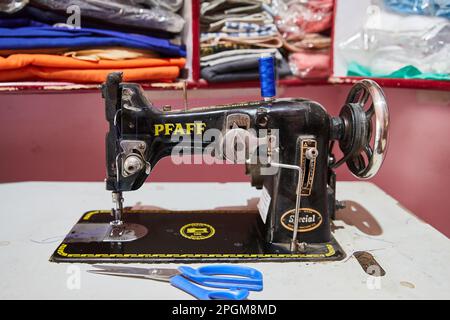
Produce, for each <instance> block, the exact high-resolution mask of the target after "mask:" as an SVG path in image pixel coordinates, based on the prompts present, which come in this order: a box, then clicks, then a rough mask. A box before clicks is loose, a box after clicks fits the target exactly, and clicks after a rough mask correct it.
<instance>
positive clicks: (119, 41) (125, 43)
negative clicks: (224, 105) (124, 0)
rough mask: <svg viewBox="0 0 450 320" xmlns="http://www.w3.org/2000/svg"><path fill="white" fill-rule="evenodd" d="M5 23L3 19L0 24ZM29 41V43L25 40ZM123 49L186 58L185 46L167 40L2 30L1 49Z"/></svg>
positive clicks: (99, 32)
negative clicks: (113, 47)
mask: <svg viewBox="0 0 450 320" xmlns="http://www.w3.org/2000/svg"><path fill="white" fill-rule="evenodd" d="M4 20H9V19H0V23H2V22H4ZM25 39H26V41H24V40H25ZM105 46H122V47H130V48H137V49H147V50H153V51H156V52H160V53H163V54H166V55H170V56H181V57H185V56H186V50H185V48H184V46H178V45H174V44H172V43H170V41H168V40H166V39H158V38H154V37H149V36H144V35H138V34H129V33H122V32H117V31H110V30H100V29H92V28H80V29H69V28H62V27H51V26H47V25H44V24H42V25H41V26H26V27H20V28H0V50H5V49H17V50H19V49H40V48H75V47H105Z"/></svg>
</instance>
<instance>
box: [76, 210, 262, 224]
mask: <svg viewBox="0 0 450 320" xmlns="http://www.w3.org/2000/svg"><path fill="white" fill-rule="evenodd" d="M217 211H218V210H215V209H213V210H182V211H180V210H166V209H150V210H125V214H130V213H150V214H151V213H207V214H211V213H224V212H227V213H228V212H229V213H247V212H248V213H255V214H259V212H258V210H257V209H236V210H220V212H217ZM97 214H111V210H93V211H88V212H86V213H85V214H84V216H83V217H82V218H81V220H83V221H88V220H90V219H91V218H92V217H93V216H94V215H97Z"/></svg>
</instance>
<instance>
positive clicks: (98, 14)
mask: <svg viewBox="0 0 450 320" xmlns="http://www.w3.org/2000/svg"><path fill="white" fill-rule="evenodd" d="M31 3H32V4H36V5H38V6H42V7H45V8H47V9H50V10H59V11H64V12H65V11H66V10H67V8H68V7H70V6H73V5H76V6H78V7H80V9H81V13H82V16H86V17H90V18H96V19H100V20H108V21H111V20H113V21H114V23H116V24H123V25H127V26H136V27H142V28H148V29H155V30H163V31H167V32H171V33H179V32H181V31H182V30H183V27H184V23H185V21H184V19H183V18H182V17H181V16H179V15H178V14H176V13H173V12H170V11H167V10H164V9H161V8H153V9H144V8H140V7H134V6H130V5H127V4H123V3H119V2H114V1H111V0H84V1H81V0H32V1H31Z"/></svg>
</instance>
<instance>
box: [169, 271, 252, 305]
mask: <svg viewBox="0 0 450 320" xmlns="http://www.w3.org/2000/svg"><path fill="white" fill-rule="evenodd" d="M170 283H171V284H172V285H173V286H174V287H176V288H178V289H181V290H183V291H184V292H186V293H189V294H190V295H191V296H193V297H195V298H197V299H200V300H216V299H220V300H244V299H246V298H247V297H248V294H249V292H248V290H245V289H231V290H216V291H213V290H206V289H203V288H202V287H199V286H197V285H196V284H194V283H193V282H191V281H190V280H189V279H187V278H185V277H183V276H181V275H178V276H174V277H172V278H171V279H170Z"/></svg>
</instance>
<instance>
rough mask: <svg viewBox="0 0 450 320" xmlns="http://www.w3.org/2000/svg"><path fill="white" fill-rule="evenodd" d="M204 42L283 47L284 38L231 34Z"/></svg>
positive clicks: (278, 36)
mask: <svg viewBox="0 0 450 320" xmlns="http://www.w3.org/2000/svg"><path fill="white" fill-rule="evenodd" d="M203 43H204V44H212V45H216V44H221V43H236V44H245V45H251V46H254V47H261V48H281V47H282V46H283V39H282V37H281V36H280V35H273V36H261V37H246V38H242V37H230V36H220V37H217V38H210V39H208V40H205V41H204V42H203Z"/></svg>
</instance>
